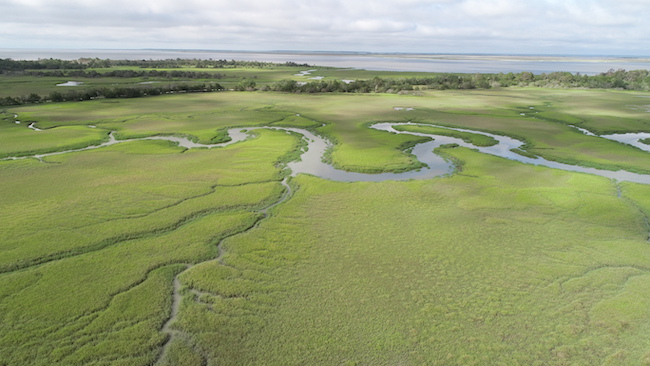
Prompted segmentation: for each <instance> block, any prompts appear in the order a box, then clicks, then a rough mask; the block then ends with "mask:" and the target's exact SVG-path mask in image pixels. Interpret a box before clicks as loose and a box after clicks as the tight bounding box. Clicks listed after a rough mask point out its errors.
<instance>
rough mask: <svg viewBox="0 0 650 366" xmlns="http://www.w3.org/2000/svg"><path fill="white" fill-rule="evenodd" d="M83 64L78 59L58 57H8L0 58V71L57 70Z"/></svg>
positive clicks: (77, 67) (77, 66)
mask: <svg viewBox="0 0 650 366" xmlns="http://www.w3.org/2000/svg"><path fill="white" fill-rule="evenodd" d="M83 68H85V66H84V65H83V64H82V63H80V62H78V61H65V60H58V59H53V58H49V59H41V60H37V61H27V60H20V61H14V60H12V59H10V58H5V59H2V58H0V72H2V71H22V70H59V69H83Z"/></svg>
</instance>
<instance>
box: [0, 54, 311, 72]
mask: <svg viewBox="0 0 650 366" xmlns="http://www.w3.org/2000/svg"><path fill="white" fill-rule="evenodd" d="M116 66H129V67H139V68H148V69H161V68H165V69H175V68H199V69H203V68H212V69H224V68H271V67H277V66H289V67H311V66H310V65H309V64H306V63H303V64H298V63H295V62H292V61H288V62H285V63H273V62H262V61H237V60H225V59H223V60H212V59H208V60H200V59H181V58H176V59H166V60H109V59H99V58H80V59H78V60H74V61H68V60H60V59H54V58H49V59H39V60H12V59H10V58H5V59H2V58H0V74H3V73H10V72H11V73H17V72H23V71H26V70H83V69H106V68H111V67H116Z"/></svg>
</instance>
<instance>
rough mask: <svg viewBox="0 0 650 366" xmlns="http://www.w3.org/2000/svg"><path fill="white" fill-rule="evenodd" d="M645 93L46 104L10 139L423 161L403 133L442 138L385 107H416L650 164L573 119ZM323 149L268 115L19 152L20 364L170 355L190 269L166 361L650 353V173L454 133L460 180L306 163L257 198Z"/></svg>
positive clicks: (265, 134)
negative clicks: (345, 173) (533, 160)
mask: <svg viewBox="0 0 650 366" xmlns="http://www.w3.org/2000/svg"><path fill="white" fill-rule="evenodd" d="M219 71H221V70H219ZM288 71H289V70H277V72H278V75H277V77H281V75H280V74H281V73H285V72H288ZM321 71H322V72H323V74H325V73H326V72H327V73H328V74H327V76H328V77H332V78H333V77H341V78H343V77H344V76H345V75H346V73H347V72H349V73H350V74H349V75H352V74H354V75H357V77H359V76H361V75H369V74H366V73H367V72H362V71H354V70H348V71H346V70H319V72H321ZM233 72H242V73H244V71H238V70H233ZM245 72H250V74H249V75H251V76H252V73H253V71H251V70H246V71H245ZM242 75H243V74H242ZM314 75H319V73H314ZM269 77H270V76H269ZM296 78H300V77H296ZM345 78H350V79H352V78H354V77H345ZM258 80H259V79H258ZM590 96H592V97H593V98H590ZM638 96H643V93H631V92H611V91H574V90H542V89H533V88H530V89H528V88H527V89H516V88H513V89H507V90H491V91H449V92H442V91H427V92H423V93H421V94H420V95H382V94H374V95H338V94H329V95H292V94H281V93H259V92H253V93H248V92H238V93H211V94H187V95H171V96H161V97H156V98H141V99H132V100H111V101H106V100H96V101H88V102H82V103H60V104H46V105H35V106H24V107H20V108H9V109H8V110H7V111H6V113H4V114H1V115H0V151H1V152H2V154H5V156H7V155H29V154H31V153H32V152H34V151H55V150H61V149H64V148H70V147H73V146H82V145H84V144H86V145H87V144H92V143H94V141H101V140H102V139H105V138H106V136H107V134H108V132H109V131H110V130H114V131H116V134H117V135H118V136H119V137H121V138H126V137H137V136H149V135H158V134H166V135H167V134H174V135H185V136H189V137H190V138H192V139H194V140H197V141H201V142H211V141H216V140H219V139H223V137H224V136H223V131H224V130H225V129H226V128H229V127H241V128H242V129H244V128H246V127H252V126H261V125H272V126H273V125H275V126H293V127H301V128H309V129H311V130H313V131H315V132H317V133H319V134H323V135H326V136H327V137H329V138H331V139H332V140H333V141H334V142H335V143H336V146H335V148H334V150H333V151H332V152H331V155H330V157H329V158H330V159H331V160H332V161H333V162H334V164H335V165H337V166H340V167H346V168H349V169H354V170H357V171H373V172H376V171H387V170H392V171H395V170H404V169H407V168H408V167H414V166H417V165H418V162H416V161H414V159H413V158H412V157H411V156H409V155H408V154H405V153H404V152H403V151H402V150H403V149H404V148H405V147H407V146H409V145H412V144H413V143H414V142H415V141H417V140H418V139H420V138H419V137H416V136H410V135H406V134H400V135H396V134H390V133H385V132H381V131H376V130H372V129H369V128H368V125H369V124H372V123H376V122H384V121H397V122H406V121H413V122H422V123H430V124H438V125H443V126H453V127H461V128H469V129H475V130H479V131H489V132H494V133H500V134H507V135H511V136H516V137H518V138H521V139H522V140H524V141H526V142H527V146H526V149H527V151H531V152H534V153H535V154H539V155H542V156H544V157H547V158H554V159H556V160H563V161H567V160H571V159H573V160H572V161H575V162H577V163H580V164H582V165H598V166H607V167H611V168H615V167H626V168H629V169H636V170H640V171H643V170H647V169H648V166H650V158H649V154H648V153H647V152H642V151H640V150H638V149H634V148H631V147H629V146H626V145H623V144H618V143H614V142H611V141H607V140H604V139H599V138H595V137H590V136H586V135H583V134H581V133H579V132H577V131H575V130H574V129H572V128H570V127H568V126H566V125H567V124H577V125H580V126H582V127H585V128H588V129H590V130H592V131H610V130H613V129H618V131H619V132H623V131H638V130H646V131H650V129H648V128H646V127H644V126H646V124H647V121H648V120H647V113H646V112H645V110H643V111H642V110H640V109H638V108H637V109H635V108H631V107H630V106H633V107H634V106H635V105H636V104H640V103H643V99H642V98H637V97H638ZM394 107H404V108H408V107H410V108H414V109H413V110H409V111H407V110H395V109H394ZM531 107H532V109H531ZM537 112H539V113H537ZM14 113H16V114H18V116H19V117H18V119H19V120H20V121H22V123H21V124H20V125H17V124H15V123H14V119H13V114H14ZM521 113H524V115H523V116H522V115H521ZM28 122H36V125H37V126H38V127H39V128H43V129H44V131H40V132H38V131H33V130H30V129H28V128H27V126H26V124H27V123H28ZM323 124H324V126H323ZM87 125H95V126H97V127H96V128H89V127H87ZM405 128H406V129H408V130H409V131H414V130H413V129H414V128H416V129H417V131H421V132H436V133H450V132H449V130H445V129H438V128H435V127H433V126H425V127H413V126H409V127H405ZM452 133H453V134H454V136H459V137H461V138H464V139H467V140H469V141H471V142H472V143H475V144H490V143H491V141H489V140H488V139H485V138H483V137H482V136H480V135H478V134H465V133H456V132H455V131H454V132H452ZM301 146H302V143H301V142H299V141H298V138H297V137H296V136H294V135H291V134H286V133H284V132H281V131H270V130H256V131H255V132H254V134H253V137H252V138H251V139H249V140H247V141H244V142H242V143H238V144H234V145H231V146H229V147H226V148H215V149H191V150H185V149H183V148H179V147H177V146H175V145H173V144H171V143H169V142H166V141H152V140H147V141H133V142H128V143H122V144H118V145H113V146H110V147H105V148H101V149H95V150H90V151H84V152H76V153H69V154H62V155H56V156H51V157H47V158H44V162H40V161H37V160H36V159H23V160H15V161H14V160H8V161H0V176H1V177H2V179H0V189H1V190H2V192H3V194H2V195H0V365H5V364H6V365H14V364H17V365H21V364H32V365H53V364H61V365H82V364H83V365H151V364H153V363H154V362H155V361H156V360H158V358H159V357H160V355H161V352H162V346H163V344H165V342H167V340H168V335H167V334H165V333H164V332H162V331H161V328H162V325H163V324H164V323H165V322H166V321H167V319H168V318H169V316H170V315H169V314H170V312H171V307H172V293H173V287H172V281H173V279H174V278H178V279H179V281H180V282H181V285H182V288H181V291H180V294H181V295H182V301H181V303H180V310H179V313H178V317H177V318H176V319H175V321H174V322H173V323H172V325H171V326H172V328H173V329H174V330H175V331H177V332H178V333H177V335H176V336H174V337H173V340H172V342H171V344H169V346H168V348H167V353H166V354H165V356H164V357H163V359H162V362H161V364H164V365H200V364H205V363H207V364H223V365H241V364H251V365H254V364H266V365H305V364H348V365H355V364H357V365H363V364H372V365H395V364H403V365H421V364H430V365H436V364H438V365H448V364H459V365H460V364H462V365H472V364H475V365H484V364H506V365H518V364H519V365H536V364H538V365H592V364H612V365H613V364H644V363H648V361H650V357H649V355H650V350H649V349H648V347H647V345H648V342H650V332H649V331H648V329H650V316H648V309H650V302H649V301H648V300H647V296H645V293H647V291H648V290H649V289H650V275H649V271H650V266H649V265H648V263H650V251H648V242H647V239H648V234H649V232H650V228H649V224H648V217H650V200H649V198H648V197H650V191H649V189H650V188H648V187H649V186H648V185H642V184H633V183H620V184H618V183H614V182H612V181H610V180H607V179H605V178H600V177H596V176H591V175H586V174H578V173H569V172H563V171H559V170H553V169H547V168H542V167H534V166H530V165H524V164H520V163H516V162H512V161H508V160H505V159H501V158H497V157H492V156H487V155H483V154H480V153H478V152H476V151H472V150H470V149H466V148H460V147H456V148H452V146H448V147H444V148H440V149H439V150H440V152H441V153H443V154H444V155H445V156H446V157H447V158H449V159H451V160H453V161H455V162H457V163H458V164H459V165H460V166H461V169H460V170H459V171H458V172H457V173H456V174H454V175H452V176H451V177H448V178H438V179H431V180H427V181H409V182H382V183H338V182H331V181H326V180H323V179H319V178H316V177H311V176H298V177H296V178H292V179H291V180H290V185H291V186H292V188H293V194H292V196H290V198H289V199H288V200H287V201H285V202H283V203H282V204H280V205H278V206H275V207H273V208H272V209H271V210H270V212H268V216H266V217H265V216H264V215H263V214H262V213H261V212H259V210H260V209H261V208H263V207H266V206H268V205H270V204H271V203H273V202H277V201H278V200H279V199H280V197H281V196H282V194H283V192H284V188H283V186H282V185H281V184H280V180H281V179H282V178H283V177H284V176H285V174H286V172H283V171H282V164H281V163H282V162H285V161H287V160H288V159H291V158H293V157H294V156H295V151H296V150H297V149H298V148H300V147H301ZM3 149H4V150H3ZM222 240H223V241H222ZM219 242H221V243H222V244H221V252H220V253H221V256H220V259H219V260H215V258H216V257H217V256H218V255H219V251H218V250H217V244H218V243H219ZM188 267H190V268H189V269H188Z"/></svg>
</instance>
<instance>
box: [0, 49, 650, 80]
mask: <svg viewBox="0 0 650 366" xmlns="http://www.w3.org/2000/svg"><path fill="white" fill-rule="evenodd" d="M0 58H11V59H14V60H37V59H45V58H55V59H62V60H77V59H80V58H99V59H113V60H139V59H152V60H162V59H176V58H187V59H205V60H207V59H228V60H230V59H233V60H241V61H261V62H273V63H284V62H289V61H291V62H296V63H301V64H303V63H305V64H310V65H315V66H324V67H340V68H356V69H365V70H371V71H405V72H409V71H410V72H447V73H500V72H503V73H508V72H513V73H516V72H523V71H529V72H532V73H534V74H542V73H550V72H570V73H574V74H575V73H580V74H586V75H595V74H598V73H602V72H606V71H608V70H610V69H626V70H638V69H646V70H647V69H650V56H644V57H635V56H602V55H601V56H580V55H499V54H492V55H491V54H436V53H371V52H336V51H283V50H278V51H233V50H179V49H127V50H119V49H85V50H84V49H16V48H14V49H7V48H0Z"/></svg>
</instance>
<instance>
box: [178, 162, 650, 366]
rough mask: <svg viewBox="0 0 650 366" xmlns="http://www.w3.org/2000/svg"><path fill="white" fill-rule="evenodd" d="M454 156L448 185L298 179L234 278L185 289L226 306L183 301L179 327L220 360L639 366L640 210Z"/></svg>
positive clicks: (604, 187) (246, 245) (246, 249)
mask: <svg viewBox="0 0 650 366" xmlns="http://www.w3.org/2000/svg"><path fill="white" fill-rule="evenodd" d="M452 154H453V155H455V156H456V157H457V158H460V159H463V160H464V161H465V162H466V164H465V167H464V170H463V175H457V176H454V177H452V178H448V179H436V180H432V181H424V182H409V183H396V182H386V183H356V184H349V183H334V182H328V181H323V180H320V179H317V178H311V177H299V178H298V179H297V180H295V181H294V183H295V184H297V185H298V186H299V189H298V191H297V193H296V194H295V196H294V197H293V198H292V200H291V201H289V202H287V203H286V204H285V205H283V206H282V207H279V208H278V210H277V211H276V213H275V215H274V217H273V219H272V220H269V221H265V222H263V223H262V224H261V225H260V228H259V230H255V231H251V232H250V233H247V234H245V235H241V236H237V237H233V238H232V239H229V240H227V242H226V247H227V249H226V253H227V255H226V257H225V258H224V260H225V264H226V265H227V267H221V269H219V268H218V267H217V266H215V265H213V264H210V265H206V266H205V267H197V268H196V270H197V272H198V273H192V272H189V273H187V276H183V277H181V278H182V280H183V282H184V283H185V285H186V286H189V287H191V288H195V289H199V290H202V291H211V292H214V293H216V294H219V295H220V296H222V297H209V296H208V297H204V298H201V301H200V302H196V301H192V299H193V298H194V295H191V294H188V295H187V297H188V298H187V299H186V301H185V302H184V308H183V310H182V311H181V318H180V321H179V324H178V328H179V329H182V330H183V331H184V332H187V333H190V334H197V336H196V337H195V338H194V341H195V342H197V348H198V349H200V350H201V351H202V352H203V353H204V354H205V355H206V356H207V357H208V358H219V359H220V362H222V363H223V364H259V363H264V364H269V365H280V364H282V365H298V364H346V363H347V364H356V363H358V364H395V363H401V364H441V365H442V364H449V363H452V364H479V365H480V364H499V363H503V364H592V363H600V362H602V360H605V359H607V358H612V359H613V360H617V359H620V360H621V361H620V362H622V363H630V364H636V363H641V362H642V361H643V359H644V357H645V355H646V353H647V349H646V348H645V347H644V344H645V342H646V341H647V339H648V337H649V336H650V334H648V332H647V327H646V326H645V324H646V323H647V322H648V318H647V315H646V314H645V312H644V311H645V310H643V311H639V310H634V309H647V308H648V307H649V306H650V303H648V301H647V300H646V299H645V297H643V296H639V295H638V293H639V292H642V291H644V288H645V287H647V286H649V285H650V282H649V280H650V277H649V276H648V275H647V271H648V269H649V267H648V266H647V260H648V255H649V254H650V253H649V252H648V251H647V243H646V242H645V235H646V234H647V231H646V230H645V228H644V227H643V225H642V222H641V220H640V217H639V215H638V211H637V210H636V209H635V208H634V207H632V206H631V205H630V204H629V203H628V202H627V201H626V200H624V199H620V198H618V197H617V196H616V189H615V187H614V186H613V185H612V183H611V182H609V181H608V180H607V179H603V178H598V177H592V176H588V175H581V174H573V173H566V172H559V171H555V170H551V169H544V168H532V167H530V166H525V165H521V164H517V163H513V162H507V161H504V160H502V159H498V158H492V157H486V156H481V155H479V154H477V153H474V152H471V151H468V150H466V149H453V153H452ZM642 187H645V186H642ZM378 197H381V199H378ZM407 233H408V234H407ZM208 274H210V275H208ZM208 276H210V277H211V278H212V279H213V282H212V283H210V284H204V283H203V282H201V281H205V278H208ZM200 278H202V280H199V279H200ZM628 279H630V281H628ZM210 286H214V287H210ZM630 301H631V302H633V303H634V304H635V305H634V306H635V308H634V309H629V310H626V307H625V306H624V304H625V303H626V302H630ZM621 304H623V305H621ZM621 306H623V307H622V308H621ZM210 309H218V311H214V310H213V311H211V310H210ZM621 309H622V310H621ZM621 311H622V312H621ZM278 340H282V341H281V342H280V341H278ZM612 362H614V361H612Z"/></svg>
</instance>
